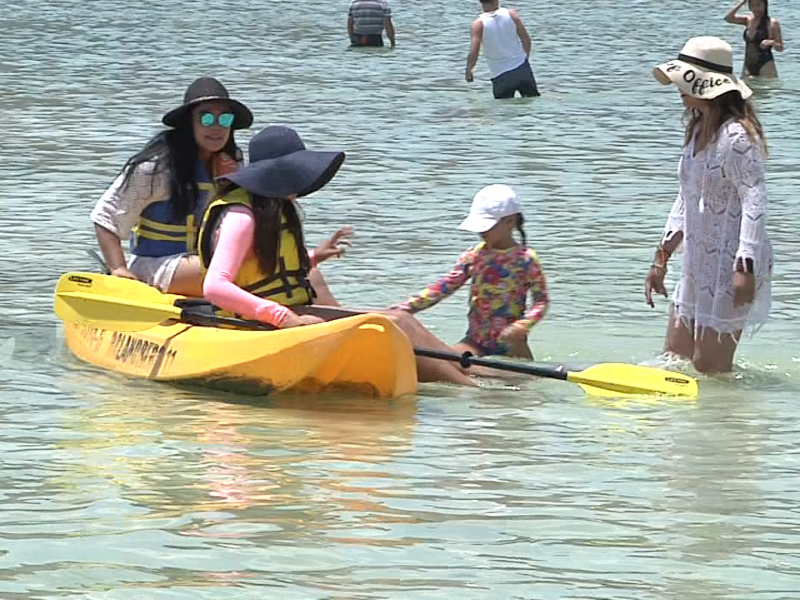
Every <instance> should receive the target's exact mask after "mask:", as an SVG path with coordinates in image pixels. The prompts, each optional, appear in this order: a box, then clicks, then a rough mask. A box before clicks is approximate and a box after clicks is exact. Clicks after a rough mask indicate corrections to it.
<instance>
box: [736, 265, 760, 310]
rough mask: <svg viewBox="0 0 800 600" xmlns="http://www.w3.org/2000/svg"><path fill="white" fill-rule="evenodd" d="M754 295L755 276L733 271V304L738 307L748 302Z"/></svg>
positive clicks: (751, 300)
mask: <svg viewBox="0 0 800 600" xmlns="http://www.w3.org/2000/svg"><path fill="white" fill-rule="evenodd" d="M755 297H756V276H755V275H753V274H752V273H745V272H744V271H735V272H734V273H733V305H734V306H735V307H736V308H738V307H740V306H744V305H745V304H750V303H752V302H753V300H755Z"/></svg>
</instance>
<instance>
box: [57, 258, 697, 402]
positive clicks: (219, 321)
mask: <svg viewBox="0 0 800 600" xmlns="http://www.w3.org/2000/svg"><path fill="white" fill-rule="evenodd" d="M173 300H174V297H170V296H165V295H164V294H162V293H161V292H159V291H158V290H157V289H155V288H153V287H150V286H149V285H147V284H145V283H142V282H140V281H134V280H132V279H123V278H120V277H112V276H109V275H99V274H97V273H67V274H65V275H62V276H61V279H60V280H59V282H58V286H57V287H56V299H55V312H56V314H57V315H58V316H59V317H60V318H61V319H63V320H65V321H69V322H80V323H91V324H93V325H95V326H97V327H99V328H101V329H108V330H111V331H122V332H135V331H144V330H146V329H149V328H151V327H155V326H156V325H159V324H160V323H163V322H164V321H167V320H170V319H175V320H178V321H181V322H183V323H188V324H191V325H202V326H217V325H226V326H233V327H237V328H244V329H254V330H263V331H268V330H272V329H274V328H273V327H270V326H268V325H265V324H263V323H259V322H257V321H246V320H243V319H234V318H230V317H219V316H216V315H209V314H202V313H198V312H197V310H198V309H200V308H201V307H208V306H209V304H208V303H207V302H204V301H202V300H198V301H192V300H182V302H183V303H184V307H180V306H176V305H175V304H173V303H172V302H173ZM192 308H194V310H192ZM319 310H320V311H322V313H323V314H324V315H327V317H328V318H341V317H346V316H352V315H354V314H359V312H357V311H349V310H347V309H340V308H334V307H319ZM326 311H327V312H326ZM414 354H416V355H417V356H423V357H428V358H435V359H439V360H448V361H452V362H457V363H459V364H460V365H461V366H463V367H464V368H468V367H470V366H472V365H476V366H482V367H488V368H492V369H496V370H499V371H509V372H514V373H524V374H526V375H535V376H537V377H546V378H549V379H558V380H561V381H570V382H572V383H577V384H578V385H580V386H581V387H582V388H583V389H584V390H585V391H586V392H587V393H588V394H590V395H593V396H606V397H620V396H642V395H648V396H652V395H669V396H686V397H690V398H694V397H696V396H697V381H696V380H694V379H693V378H691V377H688V376H687V375H684V374H682V373H675V372H672V371H664V370H662V369H656V368H653V367H644V366H640V365H629V364H624V363H604V364H598V365H594V366H591V367H589V368H588V369H584V370H583V371H580V372H577V373H574V372H569V371H566V370H563V369H558V368H548V367H543V366H534V365H527V364H519V363H508V362H500V361H494V360H487V359H483V358H478V357H476V356H473V355H472V354H470V353H468V352H467V353H464V354H455V353H452V352H441V351H438V350H428V349H425V348H414Z"/></svg>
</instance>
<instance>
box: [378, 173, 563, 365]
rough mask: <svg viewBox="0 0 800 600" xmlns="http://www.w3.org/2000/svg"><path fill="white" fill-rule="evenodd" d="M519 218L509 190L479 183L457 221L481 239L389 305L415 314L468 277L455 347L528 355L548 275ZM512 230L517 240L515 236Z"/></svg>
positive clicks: (518, 208) (479, 352)
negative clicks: (433, 278)
mask: <svg viewBox="0 0 800 600" xmlns="http://www.w3.org/2000/svg"><path fill="white" fill-rule="evenodd" d="M524 221H525V220H524V218H523V216H522V207H521V206H520V201H519V198H518V197H517V194H516V193H515V192H514V190H513V189H511V188H510V187H509V186H507V185H502V184H494V185H490V186H487V187H485V188H483V189H482V190H481V191H479V192H478V193H477V194H476V195H475V198H474V199H473V201H472V208H471V209H470V211H469V216H468V217H467V218H466V219H464V221H463V222H462V223H461V225H459V226H458V228H459V229H463V230H465V231H471V232H473V233H477V234H478V235H480V237H481V240H482V241H481V242H480V243H479V244H478V245H477V246H475V247H473V248H470V249H469V250H467V251H466V252H464V253H463V254H461V256H460V257H459V259H458V262H457V263H456V265H455V267H453V269H452V270H451V271H450V273H449V274H448V275H445V276H444V277H442V278H441V279H440V280H439V281H437V282H436V283H434V284H432V285H429V286H428V287H427V288H425V289H424V290H423V291H422V293H420V294H418V295H416V296H412V297H410V298H408V299H407V300H406V301H405V302H402V303H401V304H396V305H394V306H393V307H391V308H393V309H399V310H404V311H406V312H408V313H411V314H413V313H417V312H419V311H421V310H425V309H426V308H430V307H431V306H433V305H435V304H438V303H439V302H440V301H441V300H443V299H444V298H446V297H447V296H450V295H451V294H453V293H454V292H455V291H456V290H458V289H459V288H460V287H461V286H463V285H464V284H465V283H466V282H467V281H469V280H471V283H470V294H469V316H468V317H467V320H468V327H467V334H466V336H465V337H464V339H462V340H461V341H460V342H459V343H458V344H456V346H455V350H456V351H457V352H471V353H472V354H475V355H477V356H487V355H497V356H515V357H518V358H529V359H532V358H533V355H532V354H531V350H530V348H529V347H528V333H529V332H530V330H531V328H532V327H533V326H534V325H536V324H537V323H539V322H540V321H541V320H542V319H543V318H544V315H545V313H546V312H547V307H548V298H547V280H546V279H545V276H544V272H543V271H542V265H541V263H540V262H539V257H538V256H536V252H534V251H533V249H531V248H529V247H528V245H527V239H526V237H525V230H524V229H523V228H522V225H523V223H524ZM515 230H516V231H517V232H519V237H520V239H521V243H520V242H517V240H515V239H514V231H515ZM529 294H530V296H531V300H532V305H531V307H530V308H528V307H527V297H528V295H529Z"/></svg>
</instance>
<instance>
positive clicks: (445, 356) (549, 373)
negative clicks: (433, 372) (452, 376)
mask: <svg viewBox="0 0 800 600" xmlns="http://www.w3.org/2000/svg"><path fill="white" fill-rule="evenodd" d="M414 354H416V355H417V356H425V357H427V358H438V359H440V360H449V361H451V362H457V363H458V364H460V365H461V366H462V367H464V368H465V369H467V368H469V367H471V366H472V365H475V366H477V367H489V368H491V369H497V370H498V371H511V372H512V373H524V374H526V375H535V376H537V377H549V378H550V379H560V380H562V381H567V376H568V373H567V371H561V370H559V369H548V368H545V367H535V366H533V365H519V364H515V363H506V362H500V361H496V360H486V359H484V358H478V357H477V356H475V355H474V354H472V352H464V354H455V353H454V352H440V351H438V350H427V349H426V348H414Z"/></svg>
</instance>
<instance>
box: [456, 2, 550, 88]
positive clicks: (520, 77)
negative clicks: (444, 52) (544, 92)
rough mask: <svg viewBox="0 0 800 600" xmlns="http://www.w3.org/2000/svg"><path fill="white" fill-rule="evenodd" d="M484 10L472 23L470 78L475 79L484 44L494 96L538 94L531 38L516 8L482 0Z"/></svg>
mask: <svg viewBox="0 0 800 600" xmlns="http://www.w3.org/2000/svg"><path fill="white" fill-rule="evenodd" d="M481 8H482V9H483V12H482V13H481V15H480V16H479V17H478V18H477V19H475V21H473V23H472V46H471V48H470V51H469V55H468V56H467V70H466V73H465V77H466V80H467V82H471V81H472V80H473V74H472V71H473V69H474V68H475V64H476V63H477V62H478V54H479V52H480V49H481V44H483V55H484V56H485V57H486V62H487V63H488V66H489V74H490V75H491V77H492V89H493V91H494V97H495V98H513V97H514V94H515V93H516V92H519V93H520V95H521V96H538V95H539V90H538V89H537V87H536V79H535V78H534V76H533V71H532V70H531V65H530V63H528V56H529V55H530V53H531V38H530V36H529V35H528V32H527V31H526V30H525V25H523V24H522V20H521V19H520V18H519V15H518V14H517V11H516V10H509V9H507V8H500V0H481Z"/></svg>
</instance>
